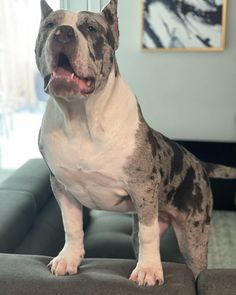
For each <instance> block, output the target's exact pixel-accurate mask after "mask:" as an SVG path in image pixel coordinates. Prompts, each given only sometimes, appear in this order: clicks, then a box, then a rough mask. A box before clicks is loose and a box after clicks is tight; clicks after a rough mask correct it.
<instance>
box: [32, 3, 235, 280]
mask: <svg viewBox="0 0 236 295" xmlns="http://www.w3.org/2000/svg"><path fill="white" fill-rule="evenodd" d="M41 10H42V19H41V26H40V30H39V34H38V38H37V42H36V50H35V51H36V61H37V65H38V68H39V71H40V72H41V75H42V77H43V78H44V81H45V91H46V92H47V93H49V95H50V98H49V101H48V104H47V108H46V111H45V114H44V118H43V121H42V126H41V131H40V135H39V148H40V151H41V153H42V155H43V157H44V159H45V161H46V163H47V165H48V167H49V169H50V172H51V186H52V189H53V192H54V194H55V197H56V199H57V201H58V203H59V205H60V208H61V211H62V217H63V224H64V229H65V245H64V248H63V249H62V250H61V252H60V253H59V254H58V256H57V257H55V258H54V259H53V260H52V261H51V262H50V264H49V265H50V268H51V271H52V273H53V274H55V275H66V274H75V273H77V269H78V267H79V265H80V263H81V260H82V258H83V256H84V245H83V224H82V223H83V222H82V206H83V205H84V206H87V207H89V208H92V209H103V210H111V211H119V212H135V216H136V226H137V228H136V231H135V232H136V234H137V237H136V238H135V239H134V240H135V241H136V244H137V247H138V263H137V266H136V268H135V269H134V270H133V272H132V273H131V276H130V280H132V281H135V282H137V283H138V284H139V285H155V284H156V283H157V282H158V283H159V284H162V283H163V282H164V278H163V269H162V264H161V260H160V250H159V245H160V238H161V236H162V235H163V233H164V232H165V230H166V229H167V228H168V226H169V225H170V224H171V225H172V226H173V228H174V230H175V233H176V236H177V239H178V243H179V247H180V250H181V252H182V253H183V256H184V257H185V259H186V263H187V265H188V266H189V268H190V269H191V270H192V271H193V273H194V275H195V277H197V275H198V274H199V273H200V272H201V271H202V270H203V269H205V268H206V267H207V243H208V231H209V224H210V219H211V213H212V193H211V189H210V186H209V180H208V177H209V176H210V177H228V178H236V169H233V168H226V167H223V166H219V165H213V164H212V165H208V164H203V163H201V162H200V161H198V160H197V159H196V158H195V156H193V155H192V154H191V153H189V152H188V151H187V150H186V149H184V148H183V147H182V146H180V145H178V144H177V143H175V142H173V141H171V140H169V139H168V138H167V137H165V136H164V135H162V134H160V133H158V132H156V131H155V130H153V129H151V128H150V127H149V126H148V124H147V123H146V122H145V120H144V118H143V115H142V113H141V110H140V108H139V105H138V103H137V100H136V97H135V95H134V94H133V93H132V91H131V90H130V89H129V87H128V86H127V85H126V83H125V82H124V81H123V79H122V78H121V75H120V73H119V70H118V66H117V63H116V57H115V51H116V50H117V48H118V39H119V29H118V19H117V0H111V1H110V3H109V4H108V5H107V6H106V7H105V8H104V9H103V11H102V12H101V13H92V12H79V13H75V12H70V11H65V10H58V11H53V10H52V9H51V8H50V7H49V5H48V4H47V3H46V2H45V0H41Z"/></svg>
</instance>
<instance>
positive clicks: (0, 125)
mask: <svg viewBox="0 0 236 295" xmlns="http://www.w3.org/2000/svg"><path fill="white" fill-rule="evenodd" d="M47 2H48V4H49V5H50V6H51V7H52V8H53V9H58V8H59V7H60V0H51V1H50V0H48V1H47ZM63 2H66V1H63ZM39 3H40V1H37V3H35V1H32V0H1V4H0V6H1V8H0V182H1V180H3V179H4V178H5V177H6V176H7V174H8V173H10V172H11V171H12V170H15V169H16V168H18V167H19V166H20V165H22V164H23V163H24V162H25V161H27V160H28V159H30V158H35V157H40V154H39V151H38V146H37V137H38V131H39V128H40V124H41V119H42V114H43V111H44V109H45V105H46V102H47V96H46V95H45V93H44V91H43V82H42V80H41V77H40V74H39V73H38V71H37V68H36V64H35V58H34V46H35V40H36V37H37V32H38V27H39V22H40V7H39V6H38V7H37V5H39ZM36 4H37V5H36Z"/></svg>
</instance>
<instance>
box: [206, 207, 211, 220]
mask: <svg viewBox="0 0 236 295" xmlns="http://www.w3.org/2000/svg"><path fill="white" fill-rule="evenodd" d="M210 222H211V214H210V206H209V205H207V206H206V219H205V224H206V225H208V224H210Z"/></svg>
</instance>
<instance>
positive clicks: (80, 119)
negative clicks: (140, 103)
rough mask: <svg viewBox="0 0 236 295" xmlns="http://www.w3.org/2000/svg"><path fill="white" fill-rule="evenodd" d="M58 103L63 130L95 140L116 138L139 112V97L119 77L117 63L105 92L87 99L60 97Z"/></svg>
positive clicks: (69, 133) (68, 134)
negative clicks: (70, 100) (65, 98)
mask: <svg viewBox="0 0 236 295" xmlns="http://www.w3.org/2000/svg"><path fill="white" fill-rule="evenodd" d="M57 105H58V106H59V108H60V111H61V114H62V116H63V129H64V132H65V134H66V135H67V136H71V137H73V136H75V135H76V134H78V133H79V134H80V136H83V137H85V138H87V139H90V140H93V141H94V140H99V138H101V137H104V136H106V137H113V136H115V134H117V133H118V132H120V130H121V129H122V128H125V125H126V124H130V123H131V120H132V119H133V120H134V122H135V121H136V120H135V119H136V118H131V117H132V116H136V114H137V102H136V98H135V96H134V94H133V93H132V92H131V90H130V89H129V87H128V86H127V85H126V83H125V82H124V81H123V79H122V78H121V76H120V75H119V74H118V75H117V76H116V74H115V65H114V66H113V68H112V70H111V73H110V75H109V77H108V81H107V83H106V85H105V87H104V88H103V90H102V91H99V92H98V93H95V94H92V95H90V97H88V98H87V99H85V100H76V101H74V102H66V101H64V100H62V99H60V100H57ZM126 126H127V125H126Z"/></svg>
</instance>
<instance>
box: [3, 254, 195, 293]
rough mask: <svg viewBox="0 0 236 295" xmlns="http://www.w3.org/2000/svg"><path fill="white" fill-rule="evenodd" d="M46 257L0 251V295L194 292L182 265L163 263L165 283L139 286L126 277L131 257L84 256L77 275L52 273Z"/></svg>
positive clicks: (189, 273)
mask: <svg viewBox="0 0 236 295" xmlns="http://www.w3.org/2000/svg"><path fill="white" fill-rule="evenodd" d="M49 261H50V258H49V257H42V256H29V255H28V256H24V255H6V254H5V255H3V254H0V264H1V272H0V288H1V295H15V294H17V295H32V294H34V295H41V294H44V295H52V294H57V295H60V294H63V295H65V294H66V295H74V294H77V295H80V294H81V295H84V294H86V295H94V294H96V295H104V294H106V295H109V294H110V295H123V294H125V295H131V294H133V295H139V294H140V295H141V294H149V295H152V294H153V295H154V294H155V295H166V294H168V295H195V294H196V293H195V282H194V278H193V275H192V273H191V272H190V271H189V270H188V268H187V267H186V266H185V265H182V264H175V263H164V264H163V267H164V273H165V284H164V285H163V286H155V287H139V286H138V285H137V284H135V283H133V282H131V281H129V280H128V277H129V275H130V273H131V271H132V270H133V268H134V267H135V261H134V260H122V259H85V260H84V261H83V263H82V266H81V267H80V270H79V274H78V275H74V276H66V277H55V276H53V275H52V274H51V273H50V272H49V270H48V269H47V267H46V265H47V264H48V262H49Z"/></svg>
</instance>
